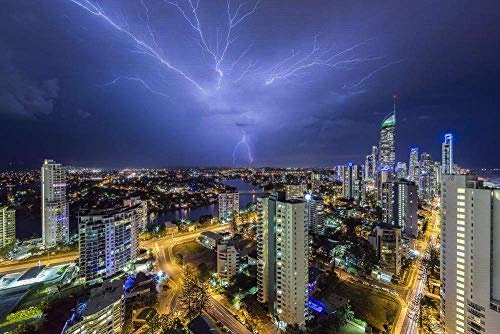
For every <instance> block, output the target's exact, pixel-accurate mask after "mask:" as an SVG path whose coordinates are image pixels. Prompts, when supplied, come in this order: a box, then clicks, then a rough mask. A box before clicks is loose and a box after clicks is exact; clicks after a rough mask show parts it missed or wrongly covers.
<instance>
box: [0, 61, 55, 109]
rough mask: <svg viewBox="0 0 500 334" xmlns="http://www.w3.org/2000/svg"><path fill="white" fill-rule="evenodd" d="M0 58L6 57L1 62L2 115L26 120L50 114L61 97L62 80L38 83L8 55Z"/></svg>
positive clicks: (0, 101) (0, 94) (0, 99)
mask: <svg viewBox="0 0 500 334" xmlns="http://www.w3.org/2000/svg"><path fill="white" fill-rule="evenodd" d="M0 58H3V60H0V77H1V78H2V79H1V81H0V113H3V114H7V115H10V116H13V117H19V118H26V119H36V118H43V117H44V116H47V115H49V114H51V113H52V112H53V111H54V104H55V101H56V100H57V98H58V97H59V91H60V87H59V80H58V79H57V78H52V79H46V80H43V81H40V82H37V81H35V80H33V79H32V78H30V77H29V76H28V75H27V74H26V73H22V71H20V70H18V69H17V68H16V67H15V66H14V65H13V64H12V63H11V62H10V57H8V56H7V55H5V54H4V55H3V57H2V56H0Z"/></svg>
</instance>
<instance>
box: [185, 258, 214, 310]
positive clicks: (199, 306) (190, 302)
mask: <svg viewBox="0 0 500 334" xmlns="http://www.w3.org/2000/svg"><path fill="white" fill-rule="evenodd" d="M209 300H210V295H209V294H208V284H207V283H206V282H203V281H202V280H201V279H200V277H199V276H197V275H195V274H194V272H193V271H192V270H191V268H190V267H189V266H185V267H184V272H183V273H182V292H181V296H180V302H181V304H182V306H183V307H184V308H185V309H186V311H187V317H188V318H195V317H197V316H199V315H200V314H201V313H202V312H203V310H205V309H206V308H207V307H208V305H209Z"/></svg>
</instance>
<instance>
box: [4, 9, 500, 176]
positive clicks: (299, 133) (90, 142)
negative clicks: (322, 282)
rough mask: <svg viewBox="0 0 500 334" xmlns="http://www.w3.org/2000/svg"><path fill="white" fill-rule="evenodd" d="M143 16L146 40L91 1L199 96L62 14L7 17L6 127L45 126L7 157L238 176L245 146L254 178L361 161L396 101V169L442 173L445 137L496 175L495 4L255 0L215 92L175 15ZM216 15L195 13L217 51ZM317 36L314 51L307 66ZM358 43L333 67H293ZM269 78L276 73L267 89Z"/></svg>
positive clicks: (115, 37)
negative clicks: (418, 164)
mask: <svg viewBox="0 0 500 334" xmlns="http://www.w3.org/2000/svg"><path fill="white" fill-rule="evenodd" d="M233 2H234V3H235V6H236V2H235V1H233ZM142 3H144V4H145V5H146V6H147V8H148V10H149V11H148V13H149V22H150V28H151V32H152V33H154V34H155V40H154V41H153V40H152V39H151V35H150V31H149V29H148V28H147V26H146V25H145V23H146V22H147V21H148V17H147V16H146V14H145V13H146V12H145V8H144V7H143V6H142V5H141V2H140V1H130V2H121V1H110V0H105V1H100V2H99V4H100V6H101V8H103V9H105V10H106V13H107V14H109V15H110V16H111V17H112V18H113V19H114V20H116V22H117V23H118V24H122V25H123V26H124V27H126V29H124V30H126V31H131V32H133V33H135V34H136V36H138V37H139V38H141V39H144V40H145V41H147V43H150V44H151V45H154V48H155V50H156V49H160V48H161V49H162V50H163V51H162V52H161V54H162V55H163V56H164V57H165V58H166V59H168V61H169V62H170V63H171V64H172V65H174V66H175V67H176V68H177V69H178V70H181V71H182V72H183V73H184V74H186V75H187V76H189V78H191V79H193V80H194V81H195V82H196V83H197V84H199V85H200V86H201V87H202V88H203V89H204V90H206V92H205V93H202V92H201V91H200V89H198V88H197V87H195V85H194V84H193V83H192V82H190V81H189V80H186V78H184V77H183V76H182V75H180V74H179V72H176V71H173V70H171V69H168V68H166V67H165V66H162V65H161V64H159V62H158V60H157V59H155V58H154V57H151V52H146V53H145V52H144V50H140V48H138V47H137V44H136V43H134V41H133V40H131V39H130V37H129V36H128V35H127V33H125V32H123V31H118V30H117V29H115V28H113V27H112V26H110V25H109V24H108V23H106V21H105V20H102V18H100V17H96V16H93V15H92V14H89V12H86V11H85V10H84V9H82V8H81V7H78V6H76V5H75V4H74V3H72V2H71V1H68V0H56V1H50V2H49V1H47V2H38V1H31V0H26V1H15V0H8V1H6V5H5V7H4V8H5V10H3V11H2V12H1V13H0V31H1V32H2V33H1V35H0V43H2V46H5V47H3V48H2V49H4V50H8V51H9V55H10V57H9V58H8V59H5V61H0V76H1V79H0V80H1V82H0V120H2V119H3V118H5V117H11V118H12V116H13V115H16V116H17V120H15V121H12V120H10V121H9V122H14V123H12V124H13V127H16V126H19V127H21V128H24V127H26V126H27V125H26V124H27V123H26V120H24V121H23V118H24V119H28V118H31V119H34V118H36V119H39V120H40V121H39V122H37V127H36V128H34V127H33V128H32V129H31V132H30V136H31V137H30V138H31V140H32V141H36V138H39V137H44V138H48V139H47V140H46V141H40V143H39V144H38V146H34V147H33V148H29V147H28V148H27V149H25V150H22V151H21V150H18V149H17V147H16V145H7V146H4V147H3V148H1V149H0V154H7V156H10V157H12V158H13V159H14V158H15V159H18V158H19V155H21V154H23V155H26V156H30V157H31V156H36V159H39V157H38V155H36V154H35V153H33V154H31V153H30V152H31V151H32V152H35V151H36V152H47V154H49V155H51V156H57V159H58V160H61V161H63V162H64V161H65V160H67V161H70V162H72V163H75V164H92V165H95V164H96V163H98V164H101V165H104V166H110V165H113V166H124V165H126V166H169V165H170V166H179V165H231V164H232V163H233V154H232V153H233V150H234V148H235V146H236V144H237V143H238V142H239V141H241V140H242V138H243V136H245V140H247V141H248V142H249V146H250V147H251V150H252V155H253V157H254V158H255V161H254V164H256V165H261V164H269V165H281V166H284V165H321V166H325V165H333V164H336V163H344V162H346V161H354V162H362V160H363V159H364V156H365V155H366V154H367V153H368V152H369V150H370V147H371V145H376V144H377V143H378V140H379V138H378V137H379V131H380V122H381V121H382V119H383V118H384V116H385V115H386V114H387V113H388V112H389V111H390V110H391V109H392V101H391V96H392V94H393V93H397V94H398V95H399V99H398V106H397V111H398V118H397V119H398V121H397V122H398V123H397V124H398V125H397V156H398V160H402V161H405V160H407V159H408V157H407V156H408V149H409V147H411V146H419V147H420V148H421V150H422V151H429V152H430V153H431V154H432V156H433V158H434V159H437V160H438V159H439V154H440V153H439V150H440V141H441V140H442V135H443V134H444V133H445V132H447V131H453V132H454V133H455V134H456V138H457V143H456V144H457V145H456V147H457V160H458V162H459V163H461V164H463V165H466V166H498V165H499V164H500V162H499V159H498V154H496V152H495V149H494V145H482V146H481V148H480V149H477V146H478V145H477V144H478V142H479V143H480V142H495V141H496V138H497V133H498V130H499V124H500V115H499V113H498V112H497V111H498V106H499V104H500V96H499V94H500V93H499V91H498V87H500V63H499V62H498V55H499V54H500V43H499V41H500V25H498V22H500V5H499V4H498V2H497V1H481V2H480V3H478V2H475V1H453V2H452V1H447V2H446V1H445V2H439V3H436V2H432V1H418V2H401V1H385V2H374V1H357V2H339V1H331V0H318V1H314V2H310V1H301V0H287V1H284V0H283V1H262V2H261V5H260V6H259V8H258V10H257V12H256V13H255V15H251V16H249V17H248V19H247V21H245V24H243V25H241V26H239V27H238V28H237V29H235V31H234V38H235V39H234V44H233V45H232V46H231V48H230V51H229V52H228V54H227V55H226V58H225V60H224V61H225V62H226V63H225V64H226V66H227V67H226V70H227V71H226V72H225V75H224V78H223V80H222V83H221V85H220V86H219V87H217V73H216V71H215V70H214V68H213V59H211V55H210V54H208V53H207V52H203V50H202V49H203V46H202V48H201V49H200V43H199V39H198V35H197V34H196V32H195V31H194V30H193V29H192V27H191V26H190V25H189V24H188V23H187V22H186V21H185V20H184V18H183V17H182V16H181V15H179V12H178V10H177V9H176V8H175V7H172V6H165V5H164V3H162V2H155V1H143V2H142ZM180 3H183V2H180ZM251 3H252V2H249V4H251ZM225 4H226V2H225V1H224V0H220V1H219V0H202V1H200V9H199V13H200V20H201V22H202V25H203V27H204V28H206V29H207V30H206V31H207V35H206V37H207V39H208V40H209V43H208V44H209V45H210V46H215V45H216V43H215V40H216V37H217V35H216V34H217V32H218V33H221V32H223V31H224V30H223V28H224V27H225V26H224V20H225V17H226V16H225V13H226V12H225ZM218 27H219V28H220V27H222V29H219V30H218V29H217V28H218ZM315 36H318V37H317V41H316V42H317V44H316V46H317V47H319V48H320V49H319V50H318V51H317V53H316V54H313V55H312V56H311V57H312V58H307V57H308V56H307V55H308V54H310V53H311V52H312V50H314V49H313V45H314V40H315ZM154 43H157V46H158V47H157V46H156V44H154ZM358 44H361V45H360V46H359V47H358V48H355V49H354V50H353V51H350V52H346V53H343V54H342V55H341V56H339V57H340V58H339V59H338V60H342V61H344V63H342V64H339V65H338V66H334V67H330V66H326V65H324V64H322V65H315V66H305V67H303V68H302V67H301V66H302V65H304V64H305V62H307V61H308V59H309V60H310V59H313V58H314V57H315V56H316V55H317V54H323V53H325V54H331V55H334V54H336V53H340V52H342V50H346V49H348V48H350V47H352V46H354V45H358ZM250 45H251V47H249V46H250ZM245 50H247V51H245ZM292 50H293V51H294V57H293V58H291V60H290V61H289V62H285V63H284V65H283V67H279V71H276V70H275V69H276V65H277V64H278V63H280V62H282V61H284V60H285V59H287V57H290V55H291V54H292ZM242 52H246V53H245V56H244V57H242V58H241V61H238V55H240V54H241V53H242ZM4 56H5V54H4ZM301 59H306V60H305V61H304V62H300V60H301ZM334 59H335V60H337V58H334ZM356 59H370V60H369V61H360V62H359V61H356ZM349 61H351V62H349ZM231 64H235V65H234V67H233V66H231ZM287 66H289V67H287ZM293 66H296V67H295V68H297V71H293V69H294V67H293ZM229 67H231V71H230V70H229V69H228V68H229ZM287 69H288V71H287ZM273 73H274V74H276V73H280V74H285V75H284V77H283V78H281V77H280V78H276V80H274V81H273V82H272V83H269V81H270V79H269V78H271V77H272V75H273ZM288 74H290V75H288ZM56 78H58V79H56ZM117 78H128V79H119V80H116V79H117ZM112 82H114V83H113V84H108V85H105V86H103V84H105V83H112ZM266 83H269V84H266ZM158 92H161V93H162V94H158ZM7 115H9V116H7ZM16 122H17V123H16ZM53 129H58V130H60V133H59V132H56V133H57V136H56V135H51V134H52V133H54V131H53ZM88 133H92V136H90V137H89V136H88ZM21 136H22V134H21V133H17V132H14V131H13V132H12V133H9V137H8V138H9V139H10V140H12V141H13V142H16V141H21V139H22V140H25V138H21ZM61 136H63V137H64V139H65V140H64V141H61V140H59V138H60V137H61ZM52 137H53V140H49V139H50V138H52ZM25 146H26V145H25ZM30 150H31V151H30ZM237 153H238V154H237V157H236V158H237V161H236V164H242V165H245V164H248V161H247V158H246V157H247V154H246V152H244V150H243V151H242V149H241V145H240V147H239V148H238V152H237ZM37 154H38V153H37ZM31 163H33V164H34V165H38V163H39V161H35V160H34V161H32V162H31Z"/></svg>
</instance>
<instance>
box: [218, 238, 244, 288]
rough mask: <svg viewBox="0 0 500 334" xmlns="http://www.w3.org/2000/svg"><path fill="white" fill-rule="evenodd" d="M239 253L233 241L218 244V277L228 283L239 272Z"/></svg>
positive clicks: (223, 241)
mask: <svg viewBox="0 0 500 334" xmlns="http://www.w3.org/2000/svg"><path fill="white" fill-rule="evenodd" d="M238 263H239V252H238V250H237V249H236V246H235V245H234V242H232V241H231V240H222V241H220V242H219V243H217V275H218V276H219V278H220V279H221V280H224V281H225V282H228V281H229V280H230V279H231V277H233V276H234V275H235V274H236V272H237V271H238Z"/></svg>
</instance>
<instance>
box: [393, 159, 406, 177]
mask: <svg viewBox="0 0 500 334" xmlns="http://www.w3.org/2000/svg"><path fill="white" fill-rule="evenodd" d="M396 176H397V178H398V179H406V178H407V177H408V171H407V167H406V162H398V163H397V165H396Z"/></svg>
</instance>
